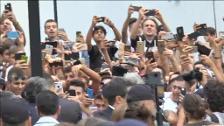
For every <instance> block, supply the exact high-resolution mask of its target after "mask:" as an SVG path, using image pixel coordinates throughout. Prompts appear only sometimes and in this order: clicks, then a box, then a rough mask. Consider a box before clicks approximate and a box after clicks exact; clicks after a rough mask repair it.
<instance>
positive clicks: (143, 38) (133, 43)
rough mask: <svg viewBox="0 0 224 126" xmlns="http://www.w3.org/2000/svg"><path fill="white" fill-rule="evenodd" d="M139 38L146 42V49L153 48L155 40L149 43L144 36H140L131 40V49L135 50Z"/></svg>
mask: <svg viewBox="0 0 224 126" xmlns="http://www.w3.org/2000/svg"><path fill="white" fill-rule="evenodd" d="M140 38H141V40H142V41H145V42H146V47H148V48H150V47H154V41H155V38H154V39H153V40H152V41H151V42H149V41H147V40H146V38H145V36H144V35H141V36H137V37H136V38H135V39H131V47H133V48H134V49H135V50H136V47H137V41H139V40H140Z"/></svg>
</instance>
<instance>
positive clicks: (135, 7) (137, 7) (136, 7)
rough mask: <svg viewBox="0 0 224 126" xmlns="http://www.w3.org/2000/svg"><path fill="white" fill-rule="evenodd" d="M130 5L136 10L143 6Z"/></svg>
mask: <svg viewBox="0 0 224 126" xmlns="http://www.w3.org/2000/svg"><path fill="white" fill-rule="evenodd" d="M130 7H132V8H133V9H134V11H139V10H140V9H141V8H142V7H141V6H133V5H130Z"/></svg>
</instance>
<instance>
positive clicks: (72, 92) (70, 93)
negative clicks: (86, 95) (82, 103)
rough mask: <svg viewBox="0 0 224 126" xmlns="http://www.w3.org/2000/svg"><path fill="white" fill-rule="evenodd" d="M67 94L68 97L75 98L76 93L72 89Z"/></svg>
mask: <svg viewBox="0 0 224 126" xmlns="http://www.w3.org/2000/svg"><path fill="white" fill-rule="evenodd" d="M68 94H69V95H70V96H76V92H75V90H74V89H69V90H68Z"/></svg>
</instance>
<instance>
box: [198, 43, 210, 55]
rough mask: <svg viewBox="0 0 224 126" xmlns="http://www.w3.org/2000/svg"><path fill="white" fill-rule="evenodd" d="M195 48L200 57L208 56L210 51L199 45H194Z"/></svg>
mask: <svg viewBox="0 0 224 126" xmlns="http://www.w3.org/2000/svg"><path fill="white" fill-rule="evenodd" d="M196 46H197V47H198V52H199V53H200V55H206V56H210V54H211V49H209V48H207V47H206V46H203V45H200V44H196Z"/></svg>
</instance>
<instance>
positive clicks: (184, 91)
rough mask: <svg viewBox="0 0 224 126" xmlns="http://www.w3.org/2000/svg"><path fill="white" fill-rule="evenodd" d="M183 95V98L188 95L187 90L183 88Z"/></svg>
mask: <svg viewBox="0 0 224 126" xmlns="http://www.w3.org/2000/svg"><path fill="white" fill-rule="evenodd" d="M181 94H182V95H183V96H185V95H186V94H187V91H186V89H185V88H182V89H181Z"/></svg>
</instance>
